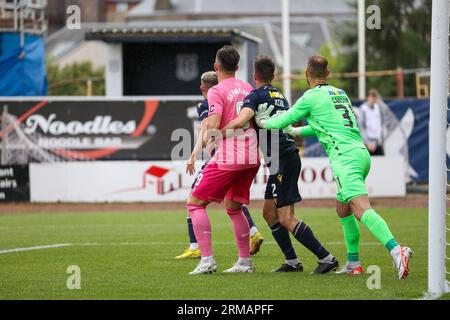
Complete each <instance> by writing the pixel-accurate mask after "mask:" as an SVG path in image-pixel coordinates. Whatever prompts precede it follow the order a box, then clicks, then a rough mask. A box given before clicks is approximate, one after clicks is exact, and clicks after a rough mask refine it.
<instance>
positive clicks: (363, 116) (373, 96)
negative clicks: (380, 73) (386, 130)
mask: <svg viewBox="0 0 450 320" xmlns="http://www.w3.org/2000/svg"><path fill="white" fill-rule="evenodd" d="M384 108H387V106H386V104H385V103H384V102H383V101H382V99H381V98H380V95H379V93H378V91H377V90H375V89H370V90H369V94H368V96H367V101H366V102H364V103H363V104H362V105H361V107H360V108H359V110H358V125H359V128H360V130H361V135H362V138H363V141H364V144H365V145H366V147H367V149H368V150H369V153H370V154H371V155H375V156H382V155H384V148H383V140H384V139H383V113H384V110H383V109H384Z"/></svg>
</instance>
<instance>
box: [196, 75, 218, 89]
mask: <svg viewBox="0 0 450 320" xmlns="http://www.w3.org/2000/svg"><path fill="white" fill-rule="evenodd" d="M200 81H201V84H202V86H205V87H208V88H211V87H214V86H215V85H216V84H218V83H219V81H218V80H217V74H216V73H215V72H214V71H207V72H205V73H203V74H202V76H201V77H200Z"/></svg>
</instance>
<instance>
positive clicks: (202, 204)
mask: <svg viewBox="0 0 450 320" xmlns="http://www.w3.org/2000/svg"><path fill="white" fill-rule="evenodd" d="M186 205H187V206H200V207H206V206H207V205H208V202H206V201H204V200H201V199H198V198H196V197H194V196H192V195H190V196H189V198H188V200H187V202H186Z"/></svg>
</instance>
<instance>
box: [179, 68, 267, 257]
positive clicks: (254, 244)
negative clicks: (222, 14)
mask: <svg viewBox="0 0 450 320" xmlns="http://www.w3.org/2000/svg"><path fill="white" fill-rule="evenodd" d="M200 81H201V84H200V91H201V92H202V94H203V97H204V98H205V100H203V101H202V102H199V103H198V104H197V114H198V120H199V121H200V122H201V127H200V132H199V135H198V139H197V142H196V144H195V146H194V150H192V153H191V156H190V157H189V160H188V161H187V163H186V173H189V175H193V174H194V173H195V161H196V159H197V155H198V154H199V152H201V151H202V149H203V146H202V139H201V137H202V135H203V133H204V132H205V131H206V121H207V118H208V109H209V107H208V100H207V99H206V97H207V93H208V90H209V89H210V88H212V87H213V86H215V85H216V84H217V83H218V81H217V75H216V73H215V72H214V71H208V72H205V73H203V74H202V76H201V78H200ZM207 162H208V160H206V161H205V164H204V165H203V166H202V169H203V167H204V166H205V165H206V163H207ZM201 172H202V171H201V170H200V171H199V172H198V173H197V177H196V178H195V180H194V182H193V184H192V185H194V184H195V182H196V180H197V178H198V176H199V175H200V174H201ZM242 211H243V213H244V215H245V216H246V218H247V221H248V223H249V225H250V253H251V254H252V255H254V254H256V253H257V252H258V251H259V249H260V248H261V245H262V243H263V242H264V238H263V237H262V235H261V233H260V232H259V231H258V228H257V227H256V225H255V223H254V222H253V219H252V217H251V216H250V211H249V210H248V208H247V207H246V206H242ZM187 225H188V234H189V248H187V249H185V250H184V252H183V253H182V254H180V255H179V256H176V257H175V259H189V258H200V249H199V247H198V243H197V238H196V237H195V233H194V228H193V226H192V221H191V218H190V217H189V216H188V217H187Z"/></svg>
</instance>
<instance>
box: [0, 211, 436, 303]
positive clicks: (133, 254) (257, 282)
mask: <svg viewBox="0 0 450 320" xmlns="http://www.w3.org/2000/svg"><path fill="white" fill-rule="evenodd" d="M251 211H252V216H253V218H254V220H255V222H256V223H257V225H258V227H259V229H260V230H261V232H262V233H263V235H264V237H265V239H266V242H265V243H264V244H263V246H262V250H261V251H260V252H259V253H258V254H257V255H256V256H255V258H254V263H255V266H256V273H255V274H222V272H221V271H223V270H224V269H226V268H228V267H230V266H231V265H232V264H233V263H234V262H235V260H236V255H237V253H236V246H235V244H234V238H233V232H232V227H231V222H230V221H229V218H228V216H227V215H226V214H225V212H224V211H220V210H219V211H217V210H215V211H212V210H211V211H210V212H209V214H210V217H211V221H212V223H213V246H214V247H213V249H214V253H215V256H216V260H217V263H218V267H219V269H218V272H217V273H216V274H214V275H201V276H188V272H190V271H192V270H193V269H194V267H195V265H196V263H197V261H198V260H184V261H176V260H174V259H173V257H174V256H175V255H177V254H179V253H181V252H182V250H183V249H184V248H185V247H186V245H187V234H186V229H187V228H186V223H185V216H186V213H185V212H184V211H175V212H167V211H164V212H148V213H145V212H101V213H98V212H97V213H67V214H4V215H0V252H1V253H0V299H413V298H420V297H421V296H422V294H423V292H425V291H426V288H427V278H426V277H427V276H426V272H427V271H426V270H427V215H426V210H425V209H420V208H418V209H417V208H416V209H398V208H396V209H394V208H390V209H387V208H386V209H379V210H378V212H379V213H380V214H381V215H382V216H383V217H384V218H385V219H386V221H387V222H388V224H389V226H390V227H391V230H392V232H393V233H394V235H396V237H397V239H398V240H399V241H400V242H401V243H405V244H408V245H409V246H411V248H412V249H413V251H414V253H415V255H414V257H413V260H412V265H411V275H410V277H409V278H408V279H407V280H406V281H399V280H397V277H396V272H395V270H394V269H393V267H392V260H391V258H390V256H389V254H388V253H387V251H386V250H385V248H384V247H383V246H382V245H380V244H379V243H378V242H377V241H376V240H375V238H374V237H372V235H370V234H369V233H368V232H367V230H366V229H365V228H364V227H362V228H361V230H362V237H361V256H362V259H361V260H362V263H363V266H364V267H365V268H367V267H368V266H369V265H378V266H379V267H380V268H381V289H380V290H369V289H368V288H367V285H366V282H367V279H368V278H369V276H370V275H368V274H364V275H363V276H359V277H351V276H339V275H335V274H328V275H324V276H313V275H310V274H309V272H311V271H312V270H313V269H314V268H315V266H316V261H315V260H316V259H315V257H314V256H313V255H311V254H310V253H309V252H307V251H306V250H305V249H304V248H303V247H302V246H301V245H300V244H299V243H298V242H297V241H296V240H295V239H293V243H294V246H295V249H296V251H297V255H298V256H299V258H300V259H301V261H302V262H303V264H304V266H305V272H303V273H289V274H273V273H271V272H270V271H271V270H272V269H273V268H275V267H277V266H278V265H279V264H281V263H282V262H283V256H282V254H281V252H280V250H279V248H278V247H277V245H276V243H275V242H274V240H273V238H272V235H271V233H270V230H269V228H268V227H267V226H266V225H265V223H264V222H263V219H262V217H261V210H260V209H257V208H253V209H252V210H251ZM297 214H298V215H299V216H300V217H301V218H303V219H304V220H305V222H306V223H308V224H309V225H310V226H311V228H312V230H313V231H314V232H315V234H316V236H317V237H318V238H319V239H320V240H321V241H322V242H323V243H324V244H325V246H326V247H327V248H328V249H329V250H330V251H331V252H332V253H333V254H335V255H336V256H337V257H338V259H339V261H340V262H341V263H345V244H344V242H343V241H344V240H343V235H342V229H341V226H340V223H339V221H338V219H337V216H336V214H335V213H334V210H333V209H309V208H298V209H297ZM58 244H60V245H64V246H60V247H58V246H56V247H53V248H47V249H34V250H30V251H15V252H5V250H7V249H17V248H30V247H33V246H46V245H58ZM71 265H77V266H79V267H80V269H81V290H69V289H67V287H66V281H67V278H68V276H69V275H68V274H67V268H68V267H69V266H71Z"/></svg>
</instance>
